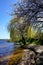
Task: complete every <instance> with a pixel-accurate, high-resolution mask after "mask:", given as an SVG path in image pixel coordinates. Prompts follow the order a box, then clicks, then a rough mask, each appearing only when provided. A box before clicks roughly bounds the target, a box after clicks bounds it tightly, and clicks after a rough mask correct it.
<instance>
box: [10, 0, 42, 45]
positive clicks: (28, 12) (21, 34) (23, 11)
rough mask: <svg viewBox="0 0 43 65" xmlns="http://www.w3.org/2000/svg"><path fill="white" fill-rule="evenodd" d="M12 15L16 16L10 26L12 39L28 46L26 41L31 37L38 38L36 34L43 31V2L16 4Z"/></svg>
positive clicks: (30, 0) (28, 1)
mask: <svg viewBox="0 0 43 65" xmlns="http://www.w3.org/2000/svg"><path fill="white" fill-rule="evenodd" d="M12 15H14V16H13V19H12V20H11V21H10V25H9V31H10V37H11V38H12V39H16V40H17V39H18V40H17V41H19V40H22V42H23V44H26V41H25V39H26V38H28V36H29V35H30V37H32V36H33V37H37V36H35V34H36V32H37V31H39V32H40V31H41V32H42V31H43V0H22V1H20V2H18V3H17V4H14V11H13V13H12ZM29 28H30V30H29ZM33 28H34V29H33ZM15 31H16V32H15ZM28 31H29V32H28ZM34 31H36V32H34ZM31 32H32V33H31ZM38 34H39V35H40V33H38ZM41 36H42V35H41Z"/></svg>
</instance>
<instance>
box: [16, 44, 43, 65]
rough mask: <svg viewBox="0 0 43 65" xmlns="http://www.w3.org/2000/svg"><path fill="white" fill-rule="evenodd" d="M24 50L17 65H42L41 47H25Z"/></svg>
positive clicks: (42, 52) (42, 53) (42, 50)
mask: <svg viewBox="0 0 43 65" xmlns="http://www.w3.org/2000/svg"><path fill="white" fill-rule="evenodd" d="M24 48H25V49H24V52H23V55H22V58H21V60H20V63H19V64H17V65H43V46H40V45H27V46H24ZM31 49H32V50H31ZM33 49H34V50H33ZM34 51H36V53H37V54H36V53H35V52H34Z"/></svg>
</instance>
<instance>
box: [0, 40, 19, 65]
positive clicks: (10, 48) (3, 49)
mask: <svg viewBox="0 0 43 65" xmlns="http://www.w3.org/2000/svg"><path fill="white" fill-rule="evenodd" d="M18 47H19V46H18V45H16V43H14V42H7V41H6V40H0V60H1V59H2V58H3V57H7V56H10V55H12V54H13V53H14V51H15V49H16V48H18ZM0 65H4V64H0Z"/></svg>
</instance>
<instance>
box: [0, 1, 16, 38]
mask: <svg viewBox="0 0 43 65" xmlns="http://www.w3.org/2000/svg"><path fill="white" fill-rule="evenodd" d="M16 2H17V0H0V39H8V38H10V34H9V33H8V31H7V25H8V23H9V21H10V20H11V18H12V17H11V16H10V15H8V14H7V12H9V13H10V12H11V10H12V7H11V5H12V4H14V3H16Z"/></svg>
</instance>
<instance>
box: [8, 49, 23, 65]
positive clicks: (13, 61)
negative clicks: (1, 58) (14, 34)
mask: <svg viewBox="0 0 43 65" xmlns="http://www.w3.org/2000/svg"><path fill="white" fill-rule="evenodd" d="M22 54H23V49H18V50H16V51H15V53H14V55H13V56H12V57H11V58H10V61H9V62H8V65H13V64H14V65H15V64H16V63H17V62H18V60H19V59H20V58H21V57H22Z"/></svg>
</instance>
